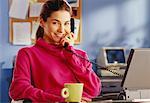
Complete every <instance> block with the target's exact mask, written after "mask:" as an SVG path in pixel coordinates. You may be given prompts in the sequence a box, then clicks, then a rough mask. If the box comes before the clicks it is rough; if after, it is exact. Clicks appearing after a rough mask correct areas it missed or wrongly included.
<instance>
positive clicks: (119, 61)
mask: <svg viewBox="0 0 150 103" xmlns="http://www.w3.org/2000/svg"><path fill="white" fill-rule="evenodd" d="M97 63H98V64H99V65H100V66H102V67H124V66H126V65H127V63H126V58H125V48H122V47H103V48H101V50H100V55H99V56H98V58H97Z"/></svg>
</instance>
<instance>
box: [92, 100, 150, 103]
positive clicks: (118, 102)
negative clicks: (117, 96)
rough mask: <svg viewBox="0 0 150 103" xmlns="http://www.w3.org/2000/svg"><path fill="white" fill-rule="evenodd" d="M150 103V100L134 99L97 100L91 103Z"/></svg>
mask: <svg viewBox="0 0 150 103" xmlns="http://www.w3.org/2000/svg"><path fill="white" fill-rule="evenodd" d="M131 102H133V103H143V102H144V103H150V99H134V100H99V101H94V102H92V103H131Z"/></svg>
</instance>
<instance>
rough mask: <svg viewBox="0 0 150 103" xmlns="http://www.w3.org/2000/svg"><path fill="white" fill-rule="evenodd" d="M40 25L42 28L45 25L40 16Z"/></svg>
mask: <svg viewBox="0 0 150 103" xmlns="http://www.w3.org/2000/svg"><path fill="white" fill-rule="evenodd" d="M40 26H41V27H42V28H44V26H45V22H44V20H43V19H42V18H40Z"/></svg>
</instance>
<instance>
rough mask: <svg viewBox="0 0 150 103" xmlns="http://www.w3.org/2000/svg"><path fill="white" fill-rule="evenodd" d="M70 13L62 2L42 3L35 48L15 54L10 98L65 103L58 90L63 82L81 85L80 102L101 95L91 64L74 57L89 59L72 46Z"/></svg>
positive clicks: (31, 47) (97, 79)
mask: <svg viewBox="0 0 150 103" xmlns="http://www.w3.org/2000/svg"><path fill="white" fill-rule="evenodd" d="M71 10H72V9H71V7H70V6H69V5H68V3H67V2H66V1H64V0H47V1H46V2H45V3H44V5H43V7H42V11H41V14H40V26H39V28H38V31H37V37H36V43H35V45H33V46H30V47H25V48H22V49H20V50H19V52H18V55H17V58H16V63H15V67H14V73H13V80H12V83H11V86H10V91H9V94H10V97H11V98H12V99H14V100H21V99H29V100H31V101H32V102H64V101H65V99H64V98H63V97H62V96H61V90H62V88H63V86H64V84H65V83H83V84H84V88H83V94H82V100H81V101H91V99H92V98H94V97H96V96H97V95H99V94H100V90H101V83H100V79H99V78H98V77H97V75H96V74H95V72H94V71H93V70H92V64H91V63H90V62H87V61H84V60H83V59H82V58H79V57H77V56H76V55H81V56H82V57H83V58H85V59H88V56H87V54H86V52H85V51H83V50H79V49H76V48H74V47H73V46H72V45H71V43H72V42H71V41H73V40H74V36H73V33H72V32H71V28H70V19H71ZM65 44H67V46H66V47H64V46H65ZM70 51H71V52H70ZM72 52H73V53H72ZM75 54H76V55H75Z"/></svg>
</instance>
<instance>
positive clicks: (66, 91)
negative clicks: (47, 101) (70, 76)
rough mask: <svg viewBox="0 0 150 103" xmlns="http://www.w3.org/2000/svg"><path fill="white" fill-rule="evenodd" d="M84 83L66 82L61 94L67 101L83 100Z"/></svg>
mask: <svg viewBox="0 0 150 103" xmlns="http://www.w3.org/2000/svg"><path fill="white" fill-rule="evenodd" d="M82 93H83V83H65V84H64V88H63V89H62V90H61V96H62V97H63V98H65V101H66V102H81V99H82Z"/></svg>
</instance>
